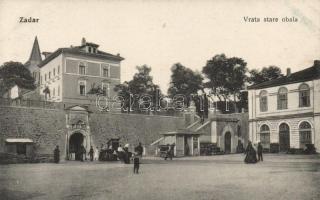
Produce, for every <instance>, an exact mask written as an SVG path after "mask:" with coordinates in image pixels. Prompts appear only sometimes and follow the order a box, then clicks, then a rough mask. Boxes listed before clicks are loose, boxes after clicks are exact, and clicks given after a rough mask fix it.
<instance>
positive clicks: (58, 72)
mask: <svg viewBox="0 0 320 200" xmlns="http://www.w3.org/2000/svg"><path fill="white" fill-rule="evenodd" d="M58 74H60V65H58Z"/></svg>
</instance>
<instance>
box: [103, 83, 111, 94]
mask: <svg viewBox="0 0 320 200" xmlns="http://www.w3.org/2000/svg"><path fill="white" fill-rule="evenodd" d="M101 88H102V91H103V96H109V95H110V94H109V93H110V86H109V84H108V83H102V87H101Z"/></svg>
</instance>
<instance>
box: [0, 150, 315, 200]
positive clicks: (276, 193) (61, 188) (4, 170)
mask: <svg viewBox="0 0 320 200" xmlns="http://www.w3.org/2000/svg"><path fill="white" fill-rule="evenodd" d="M243 158H244V155H240V154H235V155H221V156H211V157H202V156H201V157H186V158H179V159H174V160H173V161H164V160H162V159H159V158H151V157H150V158H144V159H143V164H142V165H141V170H140V174H138V175H136V174H133V166H132V165H125V164H122V163H119V162H93V163H91V162H83V163H81V162H75V161H73V162H71V161H70V162H64V163H61V164H16V165H0V199H1V200H6V199H33V200H45V199H52V200H56V199H64V200H69V199H84V200H87V199H103V200H113V199H114V200H122V199H124V200H126V199H128V200H136V199H146V200H153V199H154V200H160V199H161V200H162V199H163V200H171V199H173V200H180V199H188V200H190V199H191V200H201V199H203V200H204V199H205V200H220V199H227V200H232V199H237V200H238V199H240V200H242V199H243V200H244V199H245V200H254V199H257V200H259V199H262V200H264V199H268V200H274V199H277V200H278V199H280V200H282V199H288V200H289V199H290V200H303V199H308V200H309V199H320V190H319V188H320V156H319V155H315V156H301V155H299V156H298V155H284V154H275V155H265V161H264V162H260V163H257V164H244V163H243Z"/></svg>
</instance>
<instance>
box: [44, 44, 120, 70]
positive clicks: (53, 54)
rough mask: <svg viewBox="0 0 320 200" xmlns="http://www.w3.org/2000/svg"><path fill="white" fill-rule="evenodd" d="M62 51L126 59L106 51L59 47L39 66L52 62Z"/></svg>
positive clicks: (93, 56) (118, 59)
mask: <svg viewBox="0 0 320 200" xmlns="http://www.w3.org/2000/svg"><path fill="white" fill-rule="evenodd" d="M61 53H70V54H74V55H82V56H87V57H92V58H103V59H110V60H114V61H121V60H124V58H122V57H121V56H119V55H113V54H110V53H107V52H104V51H99V50H98V53H87V52H85V51H83V50H81V49H80V48H79V47H71V48H59V49H57V50H56V51H55V52H53V53H52V54H51V55H49V56H48V57H47V58H46V59H44V60H43V61H42V62H41V63H40V64H39V67H42V66H44V65H45V64H47V63H48V62H50V61H51V60H52V59H54V58H55V57H57V56H59V55H60V54H61Z"/></svg>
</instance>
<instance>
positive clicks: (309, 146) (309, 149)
mask: <svg viewBox="0 0 320 200" xmlns="http://www.w3.org/2000/svg"><path fill="white" fill-rule="evenodd" d="M304 153H305V154H316V153H317V151H316V148H315V147H314V144H306V149H305V150H304Z"/></svg>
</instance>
